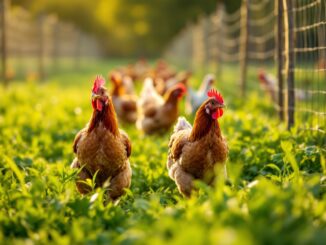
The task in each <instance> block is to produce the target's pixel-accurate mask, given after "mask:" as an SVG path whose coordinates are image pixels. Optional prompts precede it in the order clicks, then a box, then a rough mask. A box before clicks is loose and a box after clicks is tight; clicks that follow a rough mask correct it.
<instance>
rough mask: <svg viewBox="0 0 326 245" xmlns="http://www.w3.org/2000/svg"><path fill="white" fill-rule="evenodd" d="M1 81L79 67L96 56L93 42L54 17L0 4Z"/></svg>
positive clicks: (97, 48) (4, 2) (73, 27)
mask: <svg viewBox="0 0 326 245" xmlns="http://www.w3.org/2000/svg"><path fill="white" fill-rule="evenodd" d="M0 20H1V26H0V33H1V53H0V55H1V61H2V80H3V81H4V82H5V83H6V84H7V83H8V82H9V81H10V80H11V79H14V78H26V77H27V78H28V77H34V78H39V79H44V78H45V77H46V75H47V74H49V73H54V72H60V71H64V70H67V69H76V68H79V66H80V63H81V61H82V60H83V59H89V58H96V57H99V56H100V48H99V44H98V43H97V40H96V39H95V38H93V37H91V36H89V35H86V34H85V33H83V32H82V31H80V30H78V29H77V28H76V27H75V26H73V25H72V24H70V23H66V22H62V21H60V20H58V18H57V17H56V16H54V15H39V16H33V15H32V14H31V13H30V12H28V11H27V10H25V9H23V8H21V7H12V6H9V1H8V0H3V1H1V2H0Z"/></svg>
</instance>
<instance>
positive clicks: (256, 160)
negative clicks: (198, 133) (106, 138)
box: [0, 62, 326, 244]
mask: <svg viewBox="0 0 326 245" xmlns="http://www.w3.org/2000/svg"><path fill="white" fill-rule="evenodd" d="M117 64H118V63H117V62H109V63H108V62H103V63H100V64H97V63H96V64H91V65H90V67H89V68H88V69H85V70H83V72H66V73H63V74H59V75H56V76H52V77H50V79H49V81H48V82H46V83H35V82H32V81H30V82H24V81H21V82H19V81H17V82H14V83H12V84H11V86H10V87H9V88H8V89H6V90H5V89H3V88H1V89H0V94H1V97H0V227H1V229H0V244H109V243H114V244H116V243H120V244H166V243H169V244H323V242H324V241H325V240H326V233H325V229H326V194H325V193H326V178H325V175H326V163H325V138H324V137H323V136H322V135H320V134H317V132H309V133H308V132H307V131H302V130H299V129H298V128H293V129H292V130H291V131H287V130H286V129H285V125H283V124H280V123H279V121H278V120H277V116H276V113H275V112H274V110H273V108H272V107H271V103H270V101H269V99H268V98H265V97H264V98H262V96H260V94H259V90H258V89H254V88H253V89H252V90H251V92H250V93H249V95H248V97H247V100H246V101H242V100H240V99H239V98H238V97H239V96H236V94H237V92H236V89H232V87H234V88H235V86H234V84H233V85H232V81H233V80H234V77H233V76H232V73H231V72H230V73H229V74H227V76H229V77H230V84H218V87H219V88H220V90H221V91H222V94H223V95H225V100H226V102H227V104H228V109H227V110H226V112H225V115H224V116H223V117H222V119H221V120H220V124H221V127H222V131H223V134H224V135H225V137H226V138H227V140H228V144H229V148H230V154H229V159H228V172H229V175H230V180H231V183H232V184H231V185H224V183H222V182H220V181H217V183H216V186H215V188H211V187H208V186H206V185H204V184H202V183H197V185H198V186H200V191H199V192H198V194H196V195H194V196H193V197H192V198H191V199H189V200H188V199H184V198H183V197H182V196H180V194H179V193H178V191H177V189H176V186H175V184H174V182H173V181H172V180H170V179H169V178H168V174H167V170H166V166H165V164H166V157H167V150H168V148H167V144H168V140H169V133H168V134H166V135H156V136H145V135H143V134H142V133H140V132H138V131H137V130H136V129H135V127H134V126H130V125H120V126H121V127H122V128H124V129H125V130H126V131H127V132H128V134H129V137H130V138H131V140H132V144H133V150H132V156H131V159H130V161H131V166H132V169H133V178H132V185H131V188H130V190H128V191H127V194H126V195H125V196H124V197H123V198H122V199H121V200H120V203H119V204H118V205H113V204H109V205H107V206H104V205H103V195H104V191H103V190H102V189H96V190H94V191H93V192H92V193H91V194H90V195H87V196H81V195H80V194H79V193H77V191H76V188H75V182H74V180H75V177H76V172H75V171H73V170H72V169H70V168H69V165H70V163H71V161H72V159H73V157H74V155H73V153H72V142H73V138H74V136H75V134H76V133H77V132H78V130H80V129H81V128H82V127H83V126H84V125H85V124H86V123H87V121H88V119H89V117H90V114H91V105H90V101H89V96H90V88H91V81H92V80H93V78H94V76H95V75H96V74H99V73H102V74H103V75H106V74H107V71H108V70H109V69H111V68H112V67H114V66H116V65H117ZM232 78H233V80H232ZM192 82H194V83H196V79H194V80H193V81H192ZM180 108H182V106H181V107H180ZM182 111H183V110H182ZM188 119H189V120H190V121H191V122H192V121H193V117H189V118H188Z"/></svg>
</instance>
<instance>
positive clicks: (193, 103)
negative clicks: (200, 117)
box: [186, 74, 215, 114]
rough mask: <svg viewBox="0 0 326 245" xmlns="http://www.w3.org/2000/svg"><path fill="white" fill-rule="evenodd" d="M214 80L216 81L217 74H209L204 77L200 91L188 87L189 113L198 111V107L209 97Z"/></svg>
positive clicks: (187, 109)
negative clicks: (208, 93)
mask: <svg viewBox="0 0 326 245" xmlns="http://www.w3.org/2000/svg"><path fill="white" fill-rule="evenodd" d="M214 81H215V76H214V75H213V74H207V75H206V76H205V77H204V80H203V81H202V83H201V86H200V88H199V89H198V91H194V90H193V89H192V88H190V87H188V89H187V91H188V94H187V103H186V112H187V114H194V113H196V111H197V109H198V108H199V107H200V106H201V104H202V103H203V102H204V101H205V100H206V99H207V92H208V91H209V90H210V89H211V88H212V85H213V84H214Z"/></svg>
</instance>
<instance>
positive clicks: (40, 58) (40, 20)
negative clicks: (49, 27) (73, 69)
mask: <svg viewBox="0 0 326 245" xmlns="http://www.w3.org/2000/svg"><path fill="white" fill-rule="evenodd" d="M44 20H45V17H44V16H43V15H40V16H39V18H38V32H39V40H38V41H39V52H38V73H39V76H40V80H41V81H43V80H44V79H45V70H44V67H45V64H44V63H45V61H44V53H45V52H44V34H45V31H44Z"/></svg>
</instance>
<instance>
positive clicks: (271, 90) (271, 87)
mask: <svg viewBox="0 0 326 245" xmlns="http://www.w3.org/2000/svg"><path fill="white" fill-rule="evenodd" d="M258 79H259V82H260V86H261V88H262V89H263V90H264V91H265V92H266V93H267V94H269V96H270V97H271V99H272V101H273V102H275V103H276V102H277V90H278V83H277V78H276V77H275V76H273V75H272V74H266V72H265V71H263V70H261V71H260V72H259V73H258ZM308 83H309V82H308V81H304V84H306V85H307V84H308ZM294 92H295V98H296V99H297V100H299V101H304V100H307V99H309V98H310V95H309V94H308V93H307V92H306V91H304V90H302V89H298V88H295V90H294Z"/></svg>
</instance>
